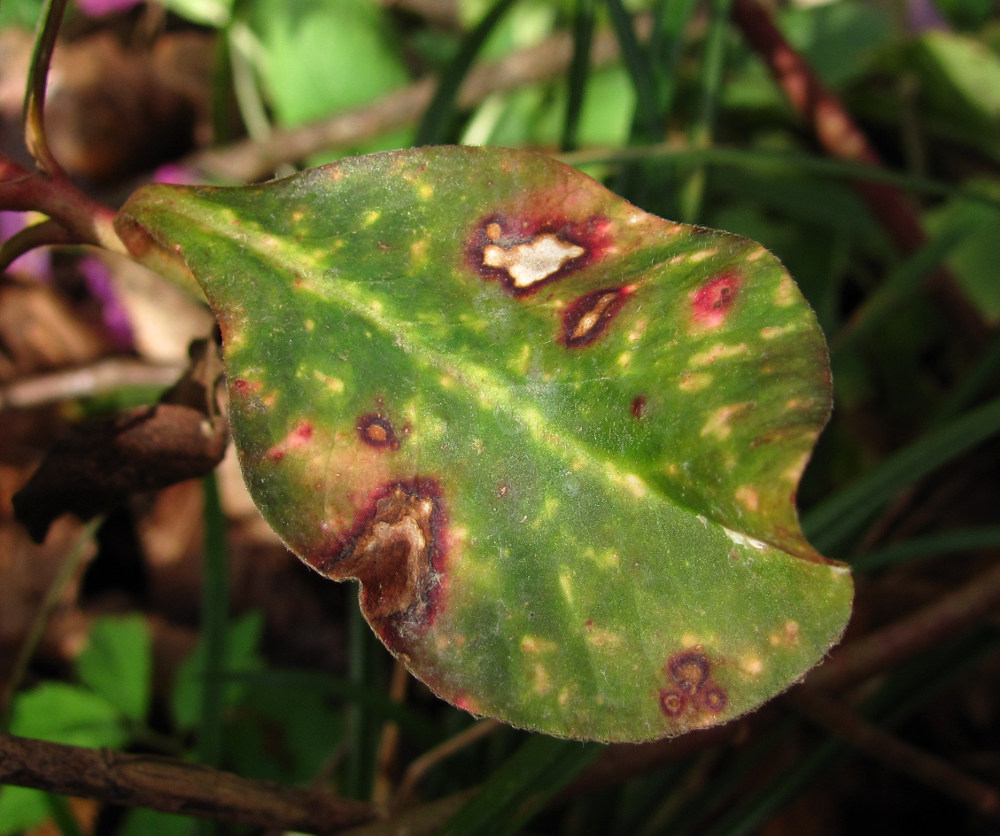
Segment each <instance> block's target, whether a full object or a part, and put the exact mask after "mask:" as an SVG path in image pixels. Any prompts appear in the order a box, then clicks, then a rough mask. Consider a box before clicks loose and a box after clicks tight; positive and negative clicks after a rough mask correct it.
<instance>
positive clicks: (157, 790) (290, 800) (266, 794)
mask: <svg viewBox="0 0 1000 836" xmlns="http://www.w3.org/2000/svg"><path fill="white" fill-rule="evenodd" d="M0 783H4V784H15V785H17V786H21V787H32V788H34V789H40V790H45V791H46V792H54V793H59V794H61V795H70V796H76V797H80V798H94V799H97V800H99V801H104V802H109V803H112V804H122V805H125V806H129V807H148V808H150V809H153V810H161V811H163V812H166V813H179V814H182V815H187V816H196V817H198V818H204V819H213V820H215V821H225V822H232V823H234V824H245V825H250V826H253V827H263V828H275V829H278V830H303V831H306V832H309V833H320V834H322V833H336V832H338V831H341V830H344V829H345V828H348V827H353V826H355V825H360V824H365V823H367V822H371V821H373V820H374V819H375V818H376V814H375V811H374V810H373V809H372V808H371V807H370V806H369V805H367V804H362V803H361V802H357V801H347V800H344V799H341V798H337V797H336V796H334V795H331V794H329V793H325V792H319V791H315V790H304V789H298V788H295V787H286V786H281V785H279V784H275V783H272V782H270V781H256V780H249V779H246V778H240V777H239V776H237V775H233V774H232V773H229V772H222V771H220V770H216V769H211V768H210V767H206V766H201V765H199V764H193V763H188V762H186V761H182V760H177V759H173V758H164V757H158V756H153V755H127V754H123V753H121V752H112V751H108V750H100V751H98V750H96V749H85V748H82V747H79V746H65V745H63V744H60V743H48V742H45V741H42V740H31V739H28V738H24V737H14V736H13V735H7V734H0Z"/></svg>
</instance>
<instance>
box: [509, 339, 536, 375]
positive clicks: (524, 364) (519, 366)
mask: <svg viewBox="0 0 1000 836" xmlns="http://www.w3.org/2000/svg"><path fill="white" fill-rule="evenodd" d="M530 363H531V346H530V345H528V344H527V343H525V344H524V345H522V346H521V351H520V352H519V353H518V355H517V357H514V358H513V359H512V360H511V361H510V362H509V363H508V364H507V365H508V367H509V368H510V369H512V370H513V371H515V372H518V373H519V374H527V373H528V368H529V365H530Z"/></svg>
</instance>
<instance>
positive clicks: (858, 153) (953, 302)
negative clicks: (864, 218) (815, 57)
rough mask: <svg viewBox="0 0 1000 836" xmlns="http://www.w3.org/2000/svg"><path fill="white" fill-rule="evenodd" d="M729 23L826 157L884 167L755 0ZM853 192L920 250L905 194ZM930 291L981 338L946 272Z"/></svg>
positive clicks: (977, 322)
mask: <svg viewBox="0 0 1000 836" xmlns="http://www.w3.org/2000/svg"><path fill="white" fill-rule="evenodd" d="M733 20H734V21H735V23H736V24H737V26H739V28H740V30H741V31H742V32H743V35H744V37H745V38H746V39H747V42H748V43H749V44H750V46H751V47H753V49H754V50H756V51H757V52H758V53H759V54H760V56H761V58H762V59H763V60H764V61H765V62H766V63H767V65H768V67H769V68H770V70H771V74H772V75H773V76H774V77H775V79H776V81H777V82H778V84H779V85H780V86H781V88H782V90H784V92H785V96H786V97H787V98H788V101H789V103H790V104H791V106H792V108H793V110H794V111H795V112H796V114H797V115H798V116H799V118H800V119H802V120H803V121H804V122H805V123H806V125H807V126H808V127H809V129H810V130H811V131H812V132H813V134H814V135H815V137H816V139H817V140H818V142H819V144H820V145H821V146H822V147H823V149H824V150H825V151H826V152H827V153H828V154H830V155H831V156H833V157H838V158H840V159H843V160H852V161H855V162H860V163H864V164H866V165H871V166H878V167H881V166H882V165H883V163H882V160H881V158H880V157H879V154H878V152H877V151H876V150H875V147H874V146H873V145H872V144H871V143H870V142H869V141H868V137H867V136H865V134H864V132H863V131H862V130H861V128H859V127H858V125H857V124H856V123H855V122H854V120H853V119H852V118H851V116H850V114H848V112H847V110H845V108H844V106H843V105H842V104H841V102H840V100H839V99H838V98H837V96H836V95H834V94H833V92H831V91H830V90H828V89H827V88H826V87H824V86H823V84H822V82H820V80H819V78H817V76H816V74H815V73H814V72H813V70H812V67H810V66H809V63H808V62H807V61H806V60H805V58H803V57H802V56H801V55H800V54H799V53H798V52H796V50H795V49H794V48H793V47H792V46H791V45H790V44H789V43H788V41H787V40H785V36H784V35H782V33H781V32H780V31H779V30H778V28H777V26H775V25H774V22H773V21H772V20H771V17H770V15H769V14H768V13H767V11H766V10H765V9H764V8H763V7H762V6H761V5H760V3H759V2H758V0H734V3H733ZM855 189H856V190H857V192H858V193H859V194H860V195H861V197H862V198H863V199H864V201H865V202H866V203H867V204H868V207H869V208H870V209H871V211H872V213H873V214H874V215H875V217H876V219H877V220H878V221H879V223H880V224H881V225H882V227H883V228H884V229H885V230H886V232H887V233H888V234H889V236H890V237H891V238H892V239H893V240H894V241H895V242H896V245H897V246H898V247H899V249H900V250H901V251H902V252H903V253H904V254H906V255H911V254H913V253H915V252H916V251H917V250H919V249H920V248H921V247H923V245H924V243H925V240H926V236H925V234H924V231H923V228H922V226H921V224H920V220H919V218H918V216H917V213H916V212H915V211H914V209H913V207H912V206H911V205H910V203H909V202H908V200H907V198H906V195H905V194H903V192H901V191H900V190H899V189H897V188H896V187H894V186H891V185H889V184H886V183H875V182H872V181H859V182H856V183H855ZM928 287H929V288H930V289H932V290H933V291H935V293H937V294H938V295H939V296H940V297H941V298H942V300H943V301H944V302H945V303H946V304H947V309H948V310H949V311H950V312H951V313H952V315H953V317H954V319H955V321H956V325H958V326H960V328H961V331H960V332H961V333H964V334H966V335H967V336H968V334H969V333H971V334H972V335H974V336H977V337H978V336H979V335H981V334H982V332H983V330H984V327H983V322H982V318H981V317H980V315H979V314H978V312H977V311H976V310H975V309H974V308H973V307H972V306H971V305H969V304H968V302H967V301H966V300H965V298H964V297H963V296H962V295H961V293H959V292H957V291H955V290H954V289H953V281H952V279H951V277H950V276H949V275H948V272H947V271H946V270H944V269H943V268H942V269H938V270H936V271H935V272H934V273H932V274H931V276H930V279H929V282H928Z"/></svg>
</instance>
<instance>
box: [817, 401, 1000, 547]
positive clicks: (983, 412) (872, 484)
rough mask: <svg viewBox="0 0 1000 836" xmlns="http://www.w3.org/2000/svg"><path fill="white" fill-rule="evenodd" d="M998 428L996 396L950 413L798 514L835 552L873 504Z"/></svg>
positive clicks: (872, 509)
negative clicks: (960, 413) (952, 415)
mask: <svg viewBox="0 0 1000 836" xmlns="http://www.w3.org/2000/svg"><path fill="white" fill-rule="evenodd" d="M998 432H1000V398H997V399H995V400H992V401H990V402H989V403H987V404H986V405H984V406H981V407H979V408H978V409H976V410H973V411H972V412H969V413H967V414H965V415H963V416H962V417H961V418H956V419H953V420H952V421H949V422H948V423H947V424H945V425H943V426H942V427H940V428H939V429H937V430H935V431H934V432H932V433H929V434H928V435H926V436H924V438H922V439H920V440H919V441H917V442H915V443H913V444H911V445H910V446H909V447H906V448H905V449H903V450H900V451H899V452H898V453H896V454H895V455H893V456H890V457H889V458H888V459H886V460H885V461H884V462H882V463H881V464H880V465H879V466H878V467H875V468H873V469H872V470H871V471H869V472H868V473H866V474H865V475H864V476H862V477H861V478H860V479H858V480H857V481H856V482H854V483H853V484H852V485H850V486H848V487H847V488H845V489H844V490H842V491H841V492H840V493H838V494H836V495H835V496H833V497H831V498H830V499H828V500H826V501H825V502H822V503H820V504H819V505H818V506H817V507H815V508H813V509H812V510H811V511H810V512H809V513H808V514H806V515H805V517H804V518H803V527H804V529H805V531H806V533H807V535H808V536H809V538H810V539H811V540H812V542H813V544H814V545H815V546H816V548H817V549H819V550H820V551H821V552H824V553H830V552H837V551H839V550H841V549H843V548H844V546H845V544H846V543H847V542H848V541H849V540H850V538H851V537H852V536H853V535H854V534H855V533H856V532H857V531H858V529H860V528H861V527H862V526H863V525H864V524H865V522H866V521H867V520H868V519H870V518H871V516H872V515H873V514H875V513H876V512H877V511H878V509H879V508H880V507H881V506H882V505H883V504H884V503H886V502H887V501H888V500H890V499H891V498H892V497H893V496H895V495H896V494H897V493H899V492H900V491H901V490H903V489H904V488H906V487H908V486H909V485H912V484H913V483H914V482H916V481H917V480H918V479H921V478H922V477H924V476H926V475H928V474H929V473H933V472H934V471H935V470H936V469H937V468H939V467H941V466H942V465H943V464H946V463H947V462H949V461H951V460H952V459H954V458H956V457H958V456H960V455H961V454H962V453H965V452H967V451H968V450H971V449H972V448H973V447H975V446H976V445H977V444H979V443H980V442H981V441H984V440H986V439H987V438H989V437H990V436H992V435H995V434H996V433H998Z"/></svg>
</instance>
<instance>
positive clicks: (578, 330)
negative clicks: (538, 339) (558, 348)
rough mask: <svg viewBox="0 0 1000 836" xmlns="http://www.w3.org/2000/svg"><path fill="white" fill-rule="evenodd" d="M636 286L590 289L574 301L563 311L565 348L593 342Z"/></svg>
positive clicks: (578, 346)
mask: <svg viewBox="0 0 1000 836" xmlns="http://www.w3.org/2000/svg"><path fill="white" fill-rule="evenodd" d="M634 292H635V285H626V286H625V287H606V288H602V289H601V290H593V291H591V292H590V293H585V294H584V295H583V296H580V297H579V298H577V299H575V300H573V301H572V302H571V303H570V304H569V306H568V307H567V308H566V310H565V311H563V317H562V327H563V334H562V336H563V342H564V343H565V345H566V347H567V348H580V347H582V346H585V345H590V344H591V343H592V342H594V340H596V339H597V338H598V337H599V336H601V334H603V333H604V331H605V330H606V329H607V327H608V325H610V324H611V320H613V319H614V317H615V315H616V314H617V313H618V311H620V310H621V308H622V305H624V304H625V302H626V301H627V300H628V297H629V296H631V295H632V294H633V293H634Z"/></svg>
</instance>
